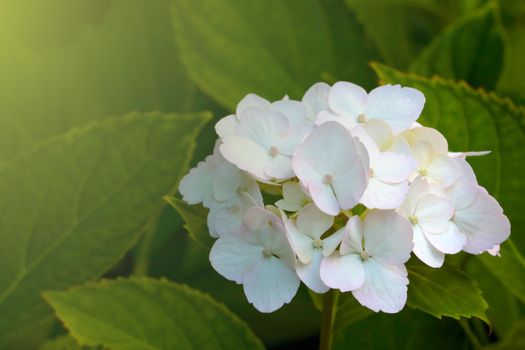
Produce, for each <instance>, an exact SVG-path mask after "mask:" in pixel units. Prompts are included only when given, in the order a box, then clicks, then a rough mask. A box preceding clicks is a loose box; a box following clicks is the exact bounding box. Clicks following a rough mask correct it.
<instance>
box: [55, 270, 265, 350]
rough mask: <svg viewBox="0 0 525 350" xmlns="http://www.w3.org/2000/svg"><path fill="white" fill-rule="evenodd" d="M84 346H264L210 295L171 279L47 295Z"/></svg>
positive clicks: (134, 280) (126, 349)
mask: <svg viewBox="0 0 525 350" xmlns="http://www.w3.org/2000/svg"><path fill="white" fill-rule="evenodd" d="M45 298H46V300H48V301H49V303H50V304H51V305H52V306H53V308H54V309H55V311H56V313H57V315H58V317H59V318H60V319H61V320H62V322H64V325H65V326H66V328H67V329H69V331H70V333H71V334H72V335H73V336H74V337H75V338H76V339H77V340H78V341H79V343H80V344H84V345H99V344H101V345H105V346H107V347H109V348H111V349H115V350H119V349H122V350H129V349H250V350H251V349H263V346H262V344H261V342H260V341H259V340H258V339H257V338H256V337H255V336H254V335H253V333H252V332H251V330H250V329H249V328H248V327H247V326H246V325H245V324H244V323H243V322H242V321H241V320H240V319H239V318H238V317H237V316H235V315H234V314H232V313H231V312H230V311H229V310H228V309H227V308H226V307H224V306H223V305H221V304H219V303H217V302H216V301H215V300H213V299H212V298H210V297H209V296H207V295H205V294H202V293H200V292H198V291H196V290H193V289H190V288H188V287H186V286H182V285H178V284H175V283H172V282H168V281H167V280H154V279H149V278H131V279H128V280H125V279H119V280H117V281H102V282H100V283H98V284H92V285H87V286H85V287H77V288H73V289H71V290H69V291H65V292H48V293H45Z"/></svg>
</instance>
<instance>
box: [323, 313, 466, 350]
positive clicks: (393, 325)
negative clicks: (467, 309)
mask: <svg viewBox="0 0 525 350" xmlns="http://www.w3.org/2000/svg"><path fill="white" fill-rule="evenodd" d="M333 349H334V350H339V349H341V350H343V349H367V350H376V349H377V350H383V349H389V350H412V349H414V350H416V349H428V350H432V349H435V350H442V349H454V350H467V349H469V341H468V339H467V337H466V336H465V334H464V333H463V331H462V329H461V327H460V326H459V324H458V323H457V322H456V321H454V320H451V319H444V320H437V319H436V318H434V317H432V316H430V315H426V314H424V313H422V312H420V311H417V310H411V309H410V308H405V309H404V310H403V311H401V312H400V313H398V314H395V315H389V314H384V313H379V314H375V315H372V316H370V317H368V318H366V319H364V320H361V321H360V322H356V323H352V324H350V325H348V326H347V327H345V328H343V329H340V330H338V331H337V333H334V342H333Z"/></svg>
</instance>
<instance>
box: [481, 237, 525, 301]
mask: <svg viewBox="0 0 525 350" xmlns="http://www.w3.org/2000/svg"><path fill="white" fill-rule="evenodd" d="M521 232H522V231H521ZM500 254H501V256H500V257H493V256H490V255H488V254H483V255H481V256H480V257H479V258H480V259H481V261H482V262H483V265H485V266H486V267H487V268H488V269H489V270H490V271H491V272H492V273H493V274H494V275H495V276H497V277H498V278H499V280H500V281H501V282H502V283H503V284H504V285H505V286H506V287H507V288H508V289H509V290H510V291H511V292H512V293H514V295H515V296H516V297H518V298H519V299H520V300H521V302H522V303H525V258H523V256H522V255H521V254H520V252H519V251H518V248H516V246H515V245H514V243H513V242H512V240H509V241H508V242H505V243H504V244H502V245H501V248H500Z"/></svg>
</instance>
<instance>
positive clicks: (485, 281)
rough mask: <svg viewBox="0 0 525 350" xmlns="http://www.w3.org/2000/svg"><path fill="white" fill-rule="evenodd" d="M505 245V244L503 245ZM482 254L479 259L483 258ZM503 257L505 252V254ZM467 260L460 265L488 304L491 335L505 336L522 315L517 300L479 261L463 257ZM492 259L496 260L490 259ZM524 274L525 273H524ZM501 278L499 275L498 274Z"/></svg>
mask: <svg viewBox="0 0 525 350" xmlns="http://www.w3.org/2000/svg"><path fill="white" fill-rule="evenodd" d="M505 245H506V243H505ZM485 255H488V254H483V255H481V256H480V258H483V257H484V256H485ZM505 255H507V254H506V252H505ZM465 258H468V260H465V261H464V262H463V264H462V267H463V269H464V270H465V273H466V274H467V275H468V276H469V277H470V278H473V279H474V280H476V281H477V282H478V284H479V287H480V289H481V291H482V292H483V298H484V299H485V300H486V301H487V303H488V304H489V308H488V310H487V316H488V318H489V320H490V323H491V326H492V329H493V333H494V334H495V335H496V336H497V337H498V338H499V337H502V336H503V335H505V334H507V332H508V331H509V330H510V328H511V327H512V325H513V324H514V322H516V321H517V320H519V319H520V318H521V317H522V316H524V315H525V314H523V312H522V311H521V310H520V302H519V300H518V299H517V298H516V297H515V296H514V295H513V294H512V293H511V292H510V290H509V289H507V288H505V286H504V285H503V284H502V282H501V281H500V280H499V279H498V278H496V274H493V273H491V271H487V267H486V266H485V265H484V264H483V263H482V262H481V259H477V258H474V257H468V256H463V259H465ZM492 258H493V259H498V258H496V257H492ZM524 273H525V272H524ZM498 275H500V276H501V274H499V273H498Z"/></svg>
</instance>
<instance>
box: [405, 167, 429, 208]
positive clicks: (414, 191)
mask: <svg viewBox="0 0 525 350" xmlns="http://www.w3.org/2000/svg"><path fill="white" fill-rule="evenodd" d="M428 193H429V188H428V182H427V180H425V179H424V178H423V177H421V176H418V177H416V178H415V179H414V181H412V183H411V184H410V187H409V189H408V193H407V196H406V198H405V202H404V203H403V208H404V210H405V212H406V213H407V215H414V213H415V212H416V205H417V202H418V201H419V199H420V198H421V197H423V196H424V195H426V194H428Z"/></svg>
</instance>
